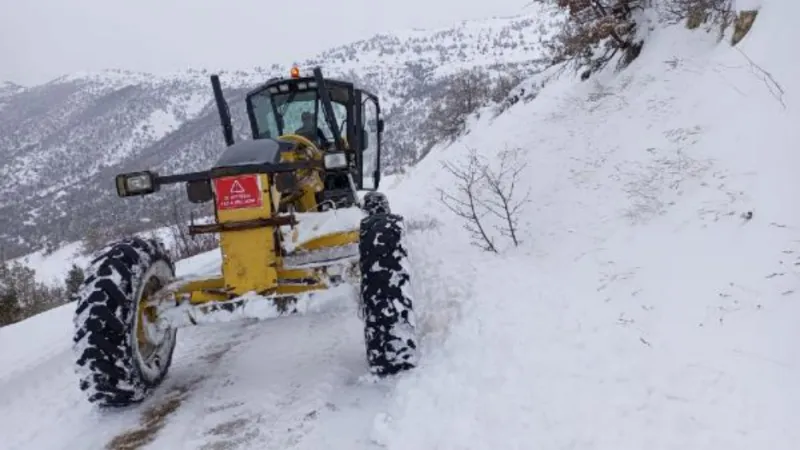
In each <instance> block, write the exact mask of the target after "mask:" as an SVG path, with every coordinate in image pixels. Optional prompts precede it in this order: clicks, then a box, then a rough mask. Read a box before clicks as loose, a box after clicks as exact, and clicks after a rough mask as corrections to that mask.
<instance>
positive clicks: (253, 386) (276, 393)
mask: <svg viewBox="0 0 800 450" xmlns="http://www.w3.org/2000/svg"><path fill="white" fill-rule="evenodd" d="M338 304H339V305H340V307H338V308H336V309H333V310H327V311H323V312H320V313H311V314H307V315H304V316H288V317H282V318H279V319H275V320H267V321H263V322H257V323H254V324H252V325H250V326H248V331H247V334H248V338H247V339H246V343H244V344H243V345H239V346H236V347H235V348H234V349H232V350H231V351H229V352H227V353H225V354H224V355H222V356H221V362H220V365H219V367H220V368H221V370H219V371H218V372H216V373H214V374H213V375H212V376H209V377H207V378H206V379H205V380H204V381H203V382H202V383H201V384H199V385H198V386H197V388H196V389H193V390H192V392H191V395H190V396H188V397H187V398H186V399H185V400H184V401H183V402H182V405H181V408H180V409H178V410H177V411H176V413H175V414H174V415H173V416H172V417H171V418H170V421H169V423H168V424H167V426H166V427H165V428H164V430H163V432H162V433H160V434H159V436H158V437H157V439H156V440H154V441H153V442H152V445H153V448H197V449H205V450H217V449H249V448H258V449H272V448H276V449H278V448H279V449H286V448H293V447H295V446H297V445H300V444H301V443H302V442H303V441H304V439H305V437H306V436H307V435H308V434H309V433H310V432H311V431H313V430H314V429H315V427H316V426H317V424H318V422H319V421H320V419H321V418H322V419H326V418H327V417H328V416H329V415H330V414H331V413H334V412H337V411H340V410H341V408H340V407H339V406H338V405H337V404H336V403H335V401H338V399H337V398H336V393H337V392H338V391H340V390H342V389H345V388H346V387H347V386H348V385H352V384H354V383H355V382H356V381H357V379H358V377H360V376H361V375H363V374H365V373H366V371H367V367H366V361H365V357H364V349H363V342H362V340H363V336H362V334H363V331H362V330H363V325H362V323H361V321H360V320H359V319H358V317H357V315H356V310H355V304H354V302H353V300H352V298H347V297H342V298H341V299H339V301H338ZM231 325H233V324H231Z"/></svg>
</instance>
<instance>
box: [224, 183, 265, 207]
mask: <svg viewBox="0 0 800 450" xmlns="http://www.w3.org/2000/svg"><path fill="white" fill-rule="evenodd" d="M214 191H215V192H216V194H217V210H225V209H240V208H258V207H260V206H261V183H260V181H259V178H258V175H238V176H235V177H226V178H215V179H214Z"/></svg>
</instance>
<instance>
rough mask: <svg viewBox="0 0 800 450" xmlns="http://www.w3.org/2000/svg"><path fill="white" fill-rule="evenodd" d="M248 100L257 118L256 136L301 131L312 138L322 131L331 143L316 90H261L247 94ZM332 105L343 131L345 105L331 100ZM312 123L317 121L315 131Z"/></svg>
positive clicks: (263, 136)
mask: <svg viewBox="0 0 800 450" xmlns="http://www.w3.org/2000/svg"><path fill="white" fill-rule="evenodd" d="M250 102H251V104H252V108H253V115H254V116H255V121H256V128H257V135H256V138H277V137H278V136H280V135H283V134H301V135H305V136H306V137H309V138H311V137H310V136H318V134H319V132H321V133H322V135H323V136H324V138H325V139H326V140H327V141H328V142H333V132H332V131H331V129H330V127H328V124H327V122H326V121H325V115H324V113H323V112H322V104H321V102H320V101H319V100H318V99H317V91H316V90H308V91H293V92H284V93H278V94H271V93H269V92H268V91H266V90H264V91H262V92H260V93H258V94H255V95H253V96H252V97H250ZM332 106H333V112H334V116H335V118H336V126H337V127H338V128H339V131H340V133H342V134H344V124H345V120H346V118H347V107H346V106H345V105H344V104H342V103H337V102H333V103H332ZM278 117H280V120H278V119H277V118H278ZM304 118H305V119H306V120H305V121H304ZM313 124H316V128H317V129H318V131H317V130H314V129H313V128H314V126H313Z"/></svg>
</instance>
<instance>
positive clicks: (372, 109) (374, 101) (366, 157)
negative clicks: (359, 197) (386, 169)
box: [359, 91, 383, 191]
mask: <svg viewBox="0 0 800 450" xmlns="http://www.w3.org/2000/svg"><path fill="white" fill-rule="evenodd" d="M360 93H361V96H360V97H361V98H360V99H359V101H360V102H361V120H360V122H361V128H362V134H361V139H360V141H361V142H360V144H361V155H360V156H361V158H359V159H360V166H361V167H360V170H359V172H360V176H359V179H360V180H359V181H360V183H359V185H360V186H359V188H360V189H363V190H368V191H374V190H377V189H378V185H379V184H380V180H381V136H382V134H383V120H382V119H381V110H380V104H379V103H378V98H377V97H375V96H374V95H372V94H370V93H368V92H364V91H361V92H360Z"/></svg>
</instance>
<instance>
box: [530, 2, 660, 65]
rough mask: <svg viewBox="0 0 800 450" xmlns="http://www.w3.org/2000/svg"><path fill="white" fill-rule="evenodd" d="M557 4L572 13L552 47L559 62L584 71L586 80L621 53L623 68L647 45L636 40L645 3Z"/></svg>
mask: <svg viewBox="0 0 800 450" xmlns="http://www.w3.org/2000/svg"><path fill="white" fill-rule="evenodd" d="M537 1H540V2H552V0H537ZM555 4H556V5H558V6H559V7H561V8H564V9H566V10H567V11H568V13H569V18H568V20H567V21H566V22H565V23H564V26H563V28H562V29H561V30H560V31H559V33H558V34H557V35H556V37H555V39H554V40H553V41H552V42H551V43H550V45H549V47H550V51H551V52H552V53H553V59H554V62H555V63H560V62H569V63H570V64H572V65H573V66H574V67H575V68H576V69H577V70H584V72H583V74H582V78H583V79H586V78H588V77H589V76H590V75H591V73H593V72H596V71H598V70H600V69H602V68H603V67H605V66H606V65H607V64H608V63H609V62H610V61H611V60H612V59H613V58H614V57H615V56H617V54H618V53H620V52H622V58H621V59H620V65H621V66H626V65H627V64H629V63H630V62H631V61H633V60H634V59H635V58H636V57H637V56H638V55H639V52H640V51H641V48H642V45H643V42H642V41H641V40H637V38H636V29H637V24H636V21H635V19H634V15H633V13H634V11H636V10H642V9H644V7H645V5H644V2H643V1H642V0H555Z"/></svg>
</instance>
